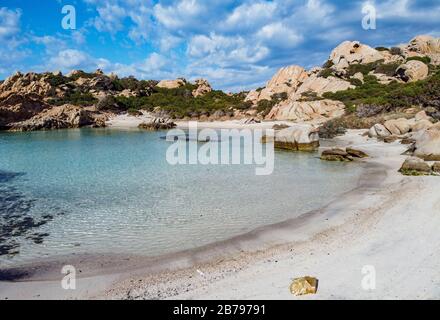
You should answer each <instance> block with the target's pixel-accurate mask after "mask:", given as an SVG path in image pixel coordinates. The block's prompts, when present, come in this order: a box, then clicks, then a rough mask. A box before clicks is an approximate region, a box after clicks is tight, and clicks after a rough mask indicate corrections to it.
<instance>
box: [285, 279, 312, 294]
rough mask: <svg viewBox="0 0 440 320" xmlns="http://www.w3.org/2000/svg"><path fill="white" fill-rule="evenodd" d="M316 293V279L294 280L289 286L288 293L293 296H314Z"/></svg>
mask: <svg viewBox="0 0 440 320" xmlns="http://www.w3.org/2000/svg"><path fill="white" fill-rule="evenodd" d="M317 291H318V279H316V278H313V277H308V276H307V277H302V278H296V279H294V280H293V282H292V284H291V285H290V292H291V293H292V294H293V295H295V296H303V295H307V294H316V292H317Z"/></svg>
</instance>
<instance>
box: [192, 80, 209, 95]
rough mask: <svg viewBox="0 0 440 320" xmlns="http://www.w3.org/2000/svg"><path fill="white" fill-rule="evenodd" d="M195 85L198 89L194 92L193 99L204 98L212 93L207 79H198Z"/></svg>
mask: <svg viewBox="0 0 440 320" xmlns="http://www.w3.org/2000/svg"><path fill="white" fill-rule="evenodd" d="M195 85H196V86H197V89H195V90H193V92H192V95H193V97H195V98H197V97H202V96H204V95H205V94H207V93H209V92H211V91H212V87H211V85H210V84H209V82H208V81H207V80H205V79H198V80H196V81H195Z"/></svg>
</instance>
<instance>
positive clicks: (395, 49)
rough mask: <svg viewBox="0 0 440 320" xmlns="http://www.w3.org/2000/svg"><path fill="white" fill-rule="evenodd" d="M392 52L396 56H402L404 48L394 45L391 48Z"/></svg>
mask: <svg viewBox="0 0 440 320" xmlns="http://www.w3.org/2000/svg"><path fill="white" fill-rule="evenodd" d="M390 53H391V54H392V55H394V56H401V55H402V49H400V48H398V47H392V48H391V49H390Z"/></svg>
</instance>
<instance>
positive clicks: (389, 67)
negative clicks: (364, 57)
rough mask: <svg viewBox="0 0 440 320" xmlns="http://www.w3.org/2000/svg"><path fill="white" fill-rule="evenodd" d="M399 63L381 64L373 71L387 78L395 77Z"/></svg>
mask: <svg viewBox="0 0 440 320" xmlns="http://www.w3.org/2000/svg"><path fill="white" fill-rule="evenodd" d="M399 66H400V63H394V62H393V63H381V64H379V65H378V66H377V67H376V69H375V70H374V72H375V73H383V74H386V75H387V76H389V77H393V76H394V75H396V70H397V68H399Z"/></svg>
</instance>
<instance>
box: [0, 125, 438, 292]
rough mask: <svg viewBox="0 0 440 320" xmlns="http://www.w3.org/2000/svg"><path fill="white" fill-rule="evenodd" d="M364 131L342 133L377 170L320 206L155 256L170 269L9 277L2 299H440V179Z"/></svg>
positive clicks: (138, 267)
mask: <svg viewBox="0 0 440 320" xmlns="http://www.w3.org/2000/svg"><path fill="white" fill-rule="evenodd" d="M361 133H362V131H350V132H349V133H348V134H346V135H345V136H343V137H340V138H337V139H336V141H337V143H338V144H339V145H341V146H343V145H351V146H354V147H357V148H359V149H361V150H364V151H366V152H367V153H369V154H370V155H371V158H370V159H368V160H366V161H367V163H368V164H369V166H370V167H371V168H370V169H369V170H368V171H367V173H368V174H371V176H365V177H364V180H363V182H362V185H361V186H360V188H358V189H356V190H354V191H352V192H349V193H347V194H345V195H343V196H341V197H340V198H339V199H337V200H336V201H334V202H332V203H331V204H329V205H328V206H326V207H324V208H322V209H321V210H318V211H316V212H313V213H309V214H307V215H305V216H303V217H301V218H300V219H294V220H293V221H288V222H285V223H281V224H278V225H275V226H270V227H267V228H263V229H261V230H257V231H255V232H252V233H250V234H248V235H245V236H242V237H238V238H237V239H233V240H231V241H228V242H225V243H221V244H218V245H213V246H207V247H205V248H201V249H198V250H194V251H193V252H186V253H182V254H180V255H175V256H174V257H167V258H164V259H162V260H160V259H159V261H161V262H154V263H153V266H158V265H160V266H161V267H157V268H152V264H151V263H149V264H148V267H147V264H146V262H142V261H141V260H140V261H139V263H138V264H137V265H136V266H135V267H132V268H126V269H125V270H121V271H120V272H118V273H114V272H112V273H109V274H108V275H105V274H99V272H98V274H99V275H98V276H96V275H95V276H93V275H92V276H89V277H84V278H82V279H81V280H80V282H79V286H80V288H79V289H78V290H77V291H76V292H70V293H69V292H67V293H66V292H65V291H64V292H62V293H60V290H59V289H57V290H56V289H53V290H52V289H51V288H59V281H49V282H48V281H25V282H21V283H18V284H11V283H0V299H2V298H4V297H9V298H98V299H102V298H136V299H150V298H159V299H166V298H168V299H357V298H359V299H374V298H379V299H393V298H400V299H413V298H415V299H422V298H435V299H439V298H440V232H439V231H438V230H439V227H440V193H439V192H438V190H439V188H440V178H439V177H404V176H402V175H400V174H399V173H398V172H397V170H398V168H399V167H400V165H401V163H402V162H403V161H404V159H405V156H402V155H400V154H401V153H402V152H403V151H405V147H404V146H402V145H400V144H399V143H397V142H396V143H393V144H388V145H385V144H384V143H380V142H377V141H376V140H373V139H367V138H365V137H363V136H361V135H360V134H361ZM354 165H355V164H354ZM367 173H366V174H367ZM317 174H319V173H317ZM150 262H151V261H150ZM96 264H97V266H99V263H98V262H96ZM115 264H117V263H115ZM366 265H371V266H374V267H375V270H376V289H375V290H372V291H366V290H364V289H363V288H362V286H361V281H362V278H363V274H362V273H361V270H362V268H363V267H364V266H366ZM164 269H167V270H165V271H164ZM158 270H162V271H158ZM98 271H99V269H98ZM305 275H310V276H315V277H317V278H318V279H319V289H318V294H317V295H313V296H306V297H301V298H297V297H294V296H292V295H291V294H290V293H289V290H288V288H289V285H290V283H291V280H292V279H293V278H295V277H300V276H305ZM97 283H99V286H98V285H96V284H97Z"/></svg>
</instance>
